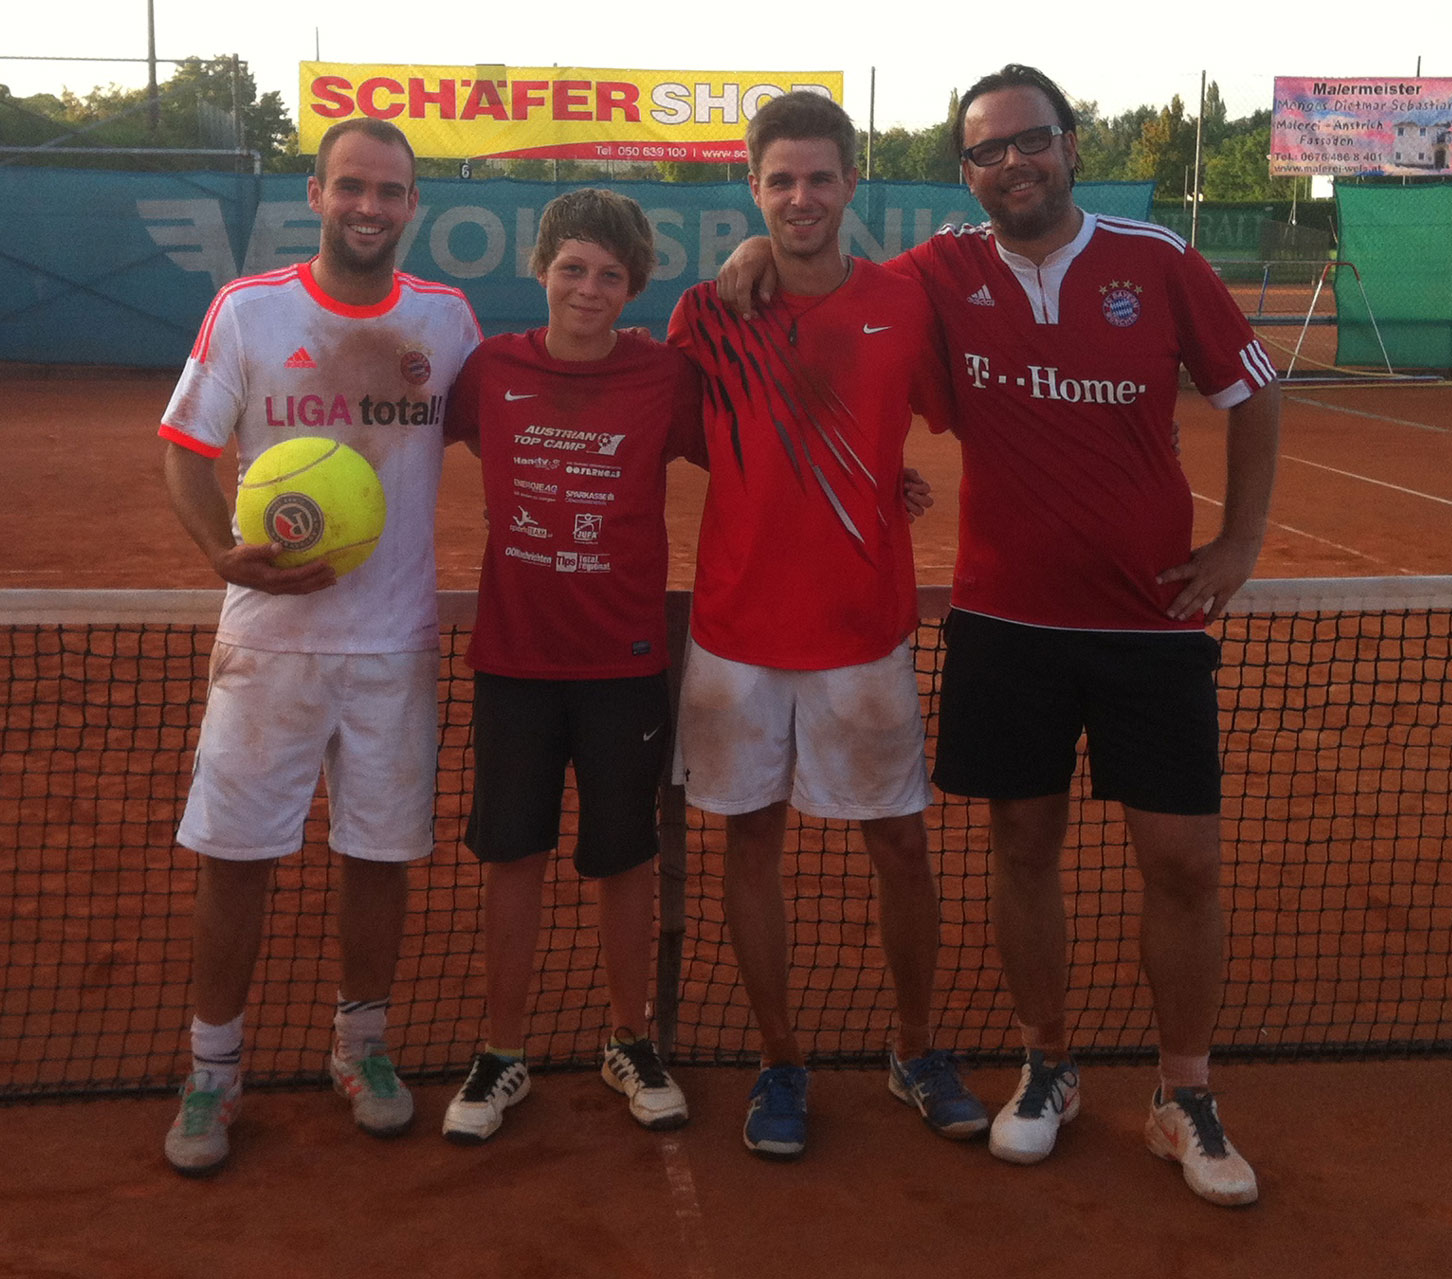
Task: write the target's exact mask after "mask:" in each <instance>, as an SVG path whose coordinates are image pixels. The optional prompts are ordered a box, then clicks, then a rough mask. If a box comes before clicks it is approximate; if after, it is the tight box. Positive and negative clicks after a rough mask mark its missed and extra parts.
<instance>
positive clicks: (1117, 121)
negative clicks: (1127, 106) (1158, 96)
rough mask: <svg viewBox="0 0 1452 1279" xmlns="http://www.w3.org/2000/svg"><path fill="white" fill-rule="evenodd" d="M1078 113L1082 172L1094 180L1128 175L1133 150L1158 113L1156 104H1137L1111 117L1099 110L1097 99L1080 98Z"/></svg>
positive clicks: (1087, 177)
mask: <svg viewBox="0 0 1452 1279" xmlns="http://www.w3.org/2000/svg"><path fill="white" fill-rule="evenodd" d="M1074 113H1075V115H1077V116H1078V117H1079V161H1080V165H1081V168H1080V176H1081V177H1082V178H1084V179H1086V180H1088V181H1094V182H1115V181H1123V180H1125V179H1126V178H1128V177H1129V153H1130V150H1131V149H1132V148H1133V146H1134V144H1135V142H1137V141H1138V140H1139V137H1140V135H1141V133H1142V132H1143V131H1144V126H1145V124H1146V123H1147V122H1149V121H1150V120H1153V119H1154V118H1155V117H1156V115H1157V114H1158V113H1157V112H1156V111H1155V109H1154V107H1152V106H1148V105H1144V106H1138V107H1134V108H1133V109H1131V110H1129V111H1125V112H1122V113H1121V114H1119V115H1117V116H1115V117H1114V118H1113V119H1112V120H1110V119H1106V118H1105V117H1103V116H1101V115H1100V114H1099V104H1098V103H1097V102H1076V103H1075V104H1074Z"/></svg>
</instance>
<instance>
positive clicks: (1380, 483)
mask: <svg viewBox="0 0 1452 1279" xmlns="http://www.w3.org/2000/svg"><path fill="white" fill-rule="evenodd" d="M1434 429H1437V430H1440V429H1441V428H1440V427H1438V428H1434ZM1281 458H1282V459H1283V460H1284V461H1287V462H1299V463H1300V464H1301V465H1302V466H1314V467H1315V468H1316V469H1317V470H1318V471H1330V472H1331V474H1332V475H1342V476H1345V477H1346V478H1347V479H1348V480H1360V481H1361V482H1362V483H1363V484H1375V485H1376V486H1377V488H1384V489H1391V490H1393V491H1394V492H1397V493H1405V494H1406V495H1407V496H1408V497H1424V498H1426V499H1427V501H1429V502H1440V503H1441V504H1442V505H1443V506H1452V498H1448V497H1438V496H1437V495H1436V494H1435V493H1423V492H1422V490H1421V489H1409V488H1403V487H1402V486H1401V485H1400V484H1389V483H1387V481H1386V480H1374V479H1372V478H1371V476H1369V475H1361V474H1358V473H1357V472H1356V471H1343V470H1341V469H1340V468H1339V467H1335V466H1327V465H1326V464H1325V463H1324V462H1313V461H1311V459H1310V458H1307V457H1297V456H1296V455H1295V454H1294V453H1282V454H1281Z"/></svg>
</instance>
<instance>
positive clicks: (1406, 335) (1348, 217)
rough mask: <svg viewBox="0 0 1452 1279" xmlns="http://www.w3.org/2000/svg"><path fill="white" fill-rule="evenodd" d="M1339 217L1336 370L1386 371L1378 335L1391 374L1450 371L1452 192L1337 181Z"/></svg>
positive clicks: (1448, 187)
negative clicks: (1395, 371)
mask: <svg viewBox="0 0 1452 1279" xmlns="http://www.w3.org/2000/svg"><path fill="white" fill-rule="evenodd" d="M1336 215H1337V221H1338V223H1339V225H1340V228H1341V252H1340V255H1339V256H1340V261H1342V262H1343V263H1350V264H1351V265H1352V266H1354V267H1355V268H1356V271H1357V273H1358V274H1359V275H1360V277H1361V288H1358V287H1357V281H1356V276H1355V275H1353V274H1352V272H1351V271H1350V270H1349V269H1347V268H1346V267H1344V266H1343V267H1340V268H1339V269H1338V270H1337V271H1336V314H1337V343H1336V362H1337V364H1342V365H1347V366H1350V367H1359V366H1362V365H1369V366H1372V367H1385V365H1384V361H1383V359H1382V351H1381V347H1380V346H1379V345H1378V343H1377V335H1376V331H1377V330H1379V331H1380V333H1381V340H1382V342H1383V343H1385V344H1386V353H1387V356H1388V357H1389V358H1390V360H1391V363H1392V367H1393V368H1395V369H1452V185H1443V186H1349V185H1345V184H1342V183H1340V182H1338V183H1337V184H1336ZM1362 288H1364V289H1365V290H1366V297H1365V299H1364V300H1363V298H1362ZM1368 306H1369V307H1370V315H1368V313H1367V308H1368ZM1373 318H1374V319H1375V322H1376V327H1375V330H1374V329H1373V327H1372V320H1373Z"/></svg>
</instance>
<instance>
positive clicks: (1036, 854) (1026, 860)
mask: <svg viewBox="0 0 1452 1279" xmlns="http://www.w3.org/2000/svg"><path fill="white" fill-rule="evenodd" d="M990 812H991V832H990V834H991V845H992V855H993V866H994V869H995V870H996V871H997V872H998V873H1000V874H1005V875H1009V876H1013V877H1015V878H1032V877H1036V876H1041V875H1048V874H1057V873H1058V869H1059V858H1060V856H1061V855H1062V853H1063V848H1064V836H1065V834H1066V833H1067V831H1068V815H1067V808H1066V806H1065V805H1064V804H1061V803H1060V802H1059V800H1058V797H1057V796H1055V797H1052V799H1051V800H1048V801H1040V800H1025V801H1014V802H998V801H995V802H994V803H993V804H992V805H991V809H990Z"/></svg>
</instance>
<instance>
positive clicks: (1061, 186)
mask: <svg viewBox="0 0 1452 1279" xmlns="http://www.w3.org/2000/svg"><path fill="white" fill-rule="evenodd" d="M1039 191H1040V192H1041V193H1042V199H1040V201H1039V202H1038V204H1036V205H1034V206H1033V207H1031V208H1022V209H1011V208H1008V207H1006V205H1007V202H1006V201H1005V200H1003V199H1001V198H999V197H998V196H997V195H996V194H994V195H992V196H989V198H987V199H985V198H984V196H979V197H978V202H979V203H980V204H981V205H983V207H984V209H985V211H986V212H987V213H988V216H989V219H990V220H991V222H992V224H993V229H994V230H995V231H996V232H997V233H998V234H999V235H1000V236H1002V237H1004V238H1006V239H1009V240H1017V241H1032V240H1037V239H1039V238H1041V237H1042V236H1044V235H1047V234H1048V233H1049V232H1050V231H1052V230H1053V228H1054V227H1056V226H1058V225H1059V223H1060V222H1061V221H1063V219H1064V218H1066V217H1067V216H1068V214H1069V211H1070V209H1071V208H1072V207H1073V203H1074V201H1073V196H1072V194H1071V188H1070V185H1069V181H1068V179H1067V177H1065V178H1060V177H1059V176H1058V175H1055V176H1054V177H1052V178H1050V179H1048V180H1047V181H1045V182H1043V183H1041V184H1040V186H1039ZM984 195H988V193H987V192H985V193H984Z"/></svg>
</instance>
